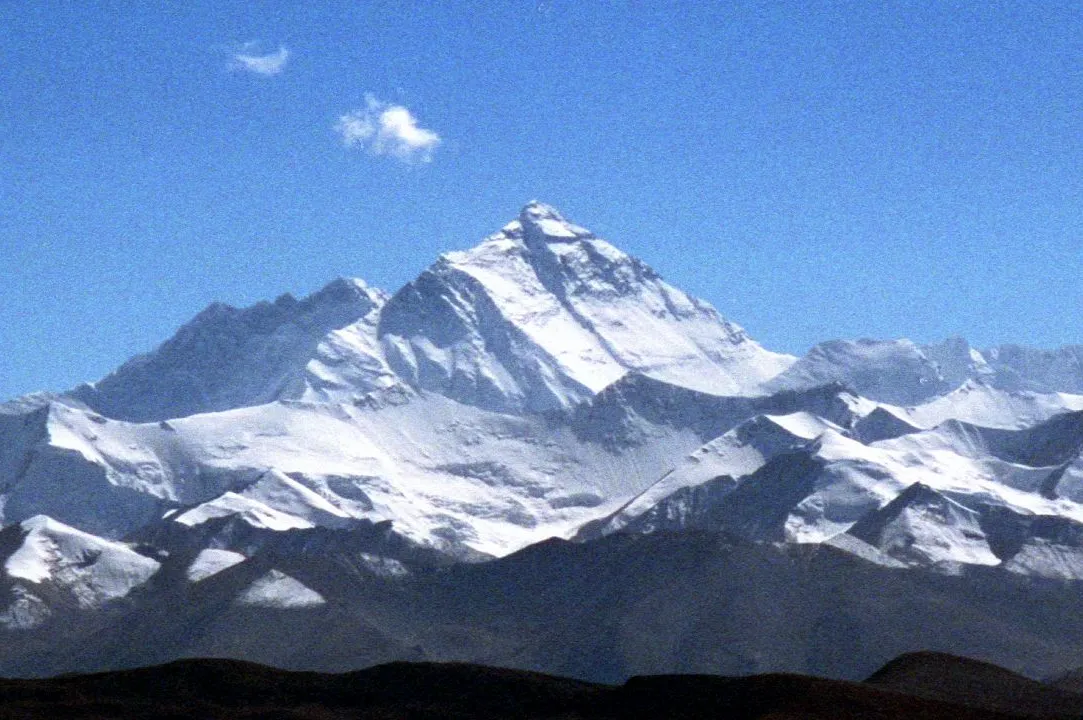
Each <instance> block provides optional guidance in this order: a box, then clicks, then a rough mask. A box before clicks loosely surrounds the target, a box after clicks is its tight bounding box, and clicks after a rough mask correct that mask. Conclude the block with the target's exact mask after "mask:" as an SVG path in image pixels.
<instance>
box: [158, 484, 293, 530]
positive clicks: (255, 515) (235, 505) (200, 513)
mask: <svg viewBox="0 0 1083 720" xmlns="http://www.w3.org/2000/svg"><path fill="white" fill-rule="evenodd" d="M223 517H237V518H239V519H241V520H243V521H245V522H246V523H248V524H249V525H251V526H252V527H255V528H263V529H266V530H276V531H279V532H283V531H286V530H303V529H307V528H311V527H315V526H314V525H313V524H312V523H311V522H309V521H307V520H305V519H303V518H299V517H297V516H295V515H290V514H289V513H284V512H280V511H278V510H275V509H274V508H272V507H269V506H267V505H265V504H263V503H262V502H260V501H259V500H255V499H252V498H247V497H244V496H243V495H238V494H237V493H235V492H232V491H230V492H226V493H223V494H222V495H220V496H218V497H216V498H215V499H214V500H211V501H209V502H205V503H203V504H201V505H197V506H196V507H194V508H192V509H191V510H186V511H184V512H182V513H179V514H177V515H174V516H172V517H171V519H172V520H173V521H175V522H178V523H180V524H182V525H187V526H188V527H195V526H196V525H202V524H203V523H206V522H208V521H210V520H214V519H217V518H223Z"/></svg>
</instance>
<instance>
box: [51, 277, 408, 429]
mask: <svg viewBox="0 0 1083 720" xmlns="http://www.w3.org/2000/svg"><path fill="white" fill-rule="evenodd" d="M386 300H387V297H386V295H385V294H384V293H383V292H381V291H379V290H374V289H372V288H370V287H368V286H367V285H366V284H365V283H364V282H363V281H361V280H346V279H339V280H336V281H334V282H332V283H331V284H330V285H328V286H327V287H325V288H324V289H323V290H320V291H319V292H317V293H314V294H313V295H311V296H309V297H307V298H305V299H303V300H297V299H295V298H294V297H293V296H291V295H282V296H281V297H279V298H278V299H277V300H275V301H274V302H273V303H268V302H263V303H259V304H258V305H254V306H252V307H250V308H246V309H243V310H239V309H237V308H234V307H231V306H229V305H223V304H221V303H216V304H214V305H211V306H210V307H208V308H207V309H206V310H204V311H203V312H201V313H200V314H199V315H197V316H196V317H195V318H193V319H192V321H191V322H189V323H188V324H187V325H185V326H184V327H182V328H181V329H180V330H178V331H177V334H176V335H174V336H173V337H172V338H171V339H170V340H168V341H166V342H165V343H164V344H163V345H162V346H161V347H159V348H158V349H157V350H156V351H154V352H153V353H150V354H148V355H141V356H139V357H136V358H133V359H132V360H129V361H128V362H127V363H125V364H124V365H122V366H121V367H120V368H118V369H117V370H116V372H114V373H112V374H111V375H109V376H108V377H106V378H104V379H103V380H101V381H100V382H97V383H94V384H93V385H84V386H82V387H79V388H76V389H75V390H74V391H73V392H72V393H71V395H72V396H73V397H74V398H77V399H79V400H81V401H83V402H85V403H86V404H87V405H89V406H91V407H93V408H94V409H96V410H97V411H99V412H101V413H103V414H105V415H107V416H109V417H112V418H116V419H118V420H129V421H133V422H149V421H154V420H165V419H168V418H174V417H185V416H188V415H195V414H197V413H204V412H216V411H220V410H229V409H232V408H236V407H243V406H248V405H260V404H263V403H268V402H271V401H274V400H281V399H285V398H304V397H316V398H331V397H333V396H334V394H335V391H336V390H338V389H341V388H343V387H348V388H349V390H350V391H352V392H360V393H364V392H366V391H369V390H373V389H377V388H382V387H387V386H389V385H392V384H394V382H395V379H394V376H393V375H392V374H391V372H390V371H389V370H388V369H387V368H386V367H385V366H384V365H383V360H382V356H381V355H380V353H379V350H378V348H377V347H376V342H375V332H374V329H375V323H376V317H377V315H378V313H379V311H380V308H382V307H383V305H384V303H385V302H386ZM340 368H341V370H340Z"/></svg>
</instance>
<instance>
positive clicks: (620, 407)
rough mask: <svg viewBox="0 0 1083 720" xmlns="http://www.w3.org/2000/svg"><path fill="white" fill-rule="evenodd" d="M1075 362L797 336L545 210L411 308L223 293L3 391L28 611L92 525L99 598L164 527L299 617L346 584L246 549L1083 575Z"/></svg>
mask: <svg viewBox="0 0 1083 720" xmlns="http://www.w3.org/2000/svg"><path fill="white" fill-rule="evenodd" d="M1079 359H1080V354H1079V352H1078V348H1065V349H1062V350H1059V351H1052V352H1039V351H1028V350H1024V349H1021V348H1013V347H1012V346H1004V347H1002V348H998V349H994V350H988V351H980V350H976V349H974V348H971V347H970V346H969V344H968V343H966V341H963V340H960V339H952V340H948V341H945V342H944V343H941V344H938V345H919V344H916V343H913V342H910V341H907V340H895V341H873V340H858V341H832V342H827V343H823V344H821V345H819V346H817V347H816V348H813V349H812V350H811V351H810V352H809V353H808V354H807V355H806V356H805V357H803V358H800V359H795V358H792V357H790V356H787V355H782V354H777V353H773V352H770V351H768V350H766V349H764V348H763V347H761V346H760V345H758V344H757V343H755V342H754V341H753V340H752V339H751V338H749V336H748V335H747V333H745V331H744V330H742V329H741V328H740V327H738V326H737V325H734V324H733V323H730V322H729V321H727V320H724V319H723V318H722V317H721V316H720V315H719V314H718V313H717V312H716V311H715V310H714V309H713V308H712V307H710V306H709V305H707V304H706V303H704V302H702V301H700V300H697V299H695V298H692V297H690V296H688V295H687V294H685V293H683V292H681V291H680V290H678V289H676V288H674V287H672V286H670V285H669V284H667V283H666V282H665V281H663V280H662V279H661V278H660V277H659V276H658V274H657V273H655V272H654V271H653V270H652V269H651V268H650V267H649V266H647V265H646V264H645V263H643V262H641V261H640V260H638V259H635V258H632V257H630V256H628V255H626V254H624V253H622V252H621V251H620V250H618V249H617V248H615V247H614V246H613V245H611V244H609V243H608V242H606V241H604V240H602V239H600V238H597V237H596V236H594V235H593V234H592V233H591V232H590V231H588V230H586V229H584V228H582V227H579V226H577V225H575V224H573V223H571V222H569V221H568V220H566V219H565V218H563V217H562V216H561V215H560V213H559V212H557V211H556V210H554V209H553V208H551V207H549V206H546V205H543V204H541V203H530V204H528V205H527V206H526V207H524V208H523V209H522V211H521V212H520V214H519V216H518V218H517V219H515V220H513V221H512V222H511V223H509V224H507V225H506V226H505V227H504V228H503V229H501V230H500V231H498V232H497V233H495V234H493V235H491V236H489V237H488V238H485V239H484V240H483V241H482V242H481V243H480V244H479V245H477V246H476V247H474V248H472V249H469V250H464V251H455V252H449V253H447V254H445V255H443V256H442V257H441V258H440V259H438V260H437V261H436V262H435V263H434V264H433V265H432V266H430V267H429V268H428V269H426V270H425V271H423V272H422V273H421V274H420V275H419V276H418V277H417V278H416V279H415V280H414V281H412V282H410V283H408V284H407V285H406V286H405V287H403V288H402V289H400V290H399V291H398V292H396V293H395V294H394V295H393V296H390V297H389V296H387V295H386V294H384V293H382V292H381V291H378V290H374V289H372V288H370V287H368V286H367V285H366V284H365V283H363V282H362V281H360V280H343V279H340V280H336V281H334V282H332V283H331V284H329V285H328V286H327V287H325V288H324V289H322V290H320V291H319V292H317V293H314V294H313V295H311V296H309V297H307V298H304V299H302V300H296V299H294V298H292V297H291V296H283V297H281V298H279V299H278V300H275V301H274V302H270V303H260V304H257V305H255V306H253V307H251V308H247V309H236V308H231V307H228V306H224V305H213V306H211V307H210V308H208V309H207V310H205V311H204V312H203V313H201V314H200V315H198V316H197V317H196V318H194V319H193V320H192V321H191V322H189V323H188V324H186V325H185V326H184V327H183V328H181V329H180V331H178V333H177V334H176V336H174V337H173V338H171V339H170V340H168V341H166V342H165V343H163V344H162V345H161V346H160V347H159V348H158V349H157V350H155V351H154V352H153V353H150V354H148V355H145V356H140V357H137V358H134V359H132V360H131V361H129V362H128V363H126V364H124V365H123V366H121V367H120V368H118V369H117V371H116V372H114V373H113V374H111V375H110V376H108V377H107V378H105V379H103V380H102V381H100V382H98V383H95V384H94V385H87V386H83V387H80V388H78V389H76V390H75V391H73V392H72V393H69V394H67V395H38V396H28V397H27V398H23V399H21V400H19V401H15V402H11V403H7V404H5V405H3V406H0V523H2V524H3V525H4V526H5V530H4V531H3V532H8V530H9V529H11V533H12V534H11V537H12V538H14V537H15V534H14V533H15V530H14V528H22V529H19V530H18V532H19V533H22V532H24V530H26V529H27V528H29V530H27V531H28V532H29V533H30V534H29V535H28V536H27V537H29V538H30V540H28V541H26V542H27V543H29V544H26V543H24V544H22V545H20V546H19V547H20V548H21V549H20V550H19V551H18V552H21V553H23V555H18V558H19V559H18V560H17V561H12V562H14V563H15V564H14V565H12V568H15V570H12V569H11V568H9V569H8V575H9V576H10V578H11V579H12V581H13V582H14V581H15V580H17V581H18V583H21V584H18V583H17V587H18V588H22V589H16V590H13V591H12V592H14V593H16V594H18V593H24V596H23V600H22V602H23V606H25V607H26V608H31V606H34V602H35V601H32V600H30V599H28V598H29V597H30V595H33V596H34V597H37V595H34V591H33V589H32V588H31V585H30V584H32V583H35V582H38V581H36V580H31V579H30V578H29V577H28V575H34V573H37V575H41V576H42V577H43V578H48V579H47V580H43V581H42V582H54V581H55V580H56V578H58V577H66V578H69V579H70V578H75V577H76V575H78V573H75V570H73V569H72V568H76V565H77V564H78V561H72V562H68V561H66V560H64V561H62V562H61V565H57V566H55V567H54V565H50V564H49V562H51V561H48V562H47V560H48V558H46V557H45V555H42V553H45V550H41V548H44V547H46V546H48V547H54V546H55V547H56V548H60V549H59V550H57V551H56V552H57V553H59V555H57V556H56V557H61V558H63V557H68V556H69V555H70V556H71V557H75V556H77V555H79V553H78V552H76V550H70V548H74V547H75V546H76V545H77V544H78V543H76V541H75V540H73V539H71V538H76V537H78V538H81V539H80V540H79V541H78V542H80V543H83V544H84V545H85V547H86V548H91V546H92V545H93V548H94V549H93V550H87V552H93V553H98V552H99V550H100V551H101V552H100V553H99V557H100V558H102V559H101V560H100V562H101V563H105V564H104V565H102V568H101V569H99V570H93V566H94V564H91V565H87V566H86V568H76V569H79V570H80V572H82V571H83V570H86V572H83V573H82V575H78V578H77V579H75V580H71V582H70V583H69V584H68V585H67V586H65V587H69V588H75V587H79V588H83V587H84V586H85V587H90V588H97V589H94V590H85V591H84V590H79V591H78V592H83V593H84V594H86V593H89V594H87V597H92V598H97V599H93V600H92V601H91V600H88V602H90V603H91V605H93V604H94V603H98V604H99V605H100V604H101V603H102V602H104V599H106V598H107V597H122V596H124V594H125V593H127V592H129V591H130V590H131V588H133V587H135V586H137V585H138V584H139V583H138V582H136V581H135V580H132V581H131V582H130V583H129V582H128V580H124V581H123V582H121V580H117V581H116V583H117V584H116V585H115V586H113V585H109V583H108V582H107V580H108V577H114V576H108V574H106V575H103V576H102V577H105V578H106V579H105V580H99V579H95V578H97V577H98V576H97V575H94V573H99V574H100V573H105V568H106V566H107V565H108V564H111V563H116V565H117V568H116V571H115V572H116V575H115V577H116V578H129V579H130V578H136V579H138V578H142V579H141V580H139V582H145V580H146V577H149V575H147V576H146V577H144V575H145V574H146V573H148V572H151V570H152V569H153V568H152V564H153V563H155V562H157V561H155V560H151V559H150V558H149V557H148V556H146V555H141V554H139V553H135V552H134V550H132V547H134V546H128V545H124V544H123V543H122V542H121V541H122V540H125V539H129V540H131V539H132V538H140V539H141V540H145V541H146V544H147V546H148V548H149V550H147V552H148V553H149V554H150V555H154V553H155V552H159V553H165V552H178V551H183V552H182V554H183V556H184V559H185V560H184V562H185V563H186V564H185V565H184V566H183V567H182V568H181V569H180V570H176V571H174V574H171V575H170V577H171V578H172V577H174V575H176V576H177V577H181V578H183V579H184V583H188V584H190V585H192V586H199V587H200V588H207V587H213V586H215V585H216V583H218V582H219V581H222V582H225V581H224V580H223V578H232V577H233V575H231V573H236V574H238V576H240V575H241V574H243V573H242V570H243V571H244V572H248V571H249V570H251V572H253V573H257V572H258V573H261V574H259V576H258V578H257V576H256V575H253V576H252V577H250V578H247V581H248V584H247V585H245V587H255V588H256V589H255V590H252V592H251V595H250V597H248V599H247V600H243V601H241V600H239V601H238V602H237V603H236V606H237V607H278V606H277V605H276V603H286V605H284V606H282V607H286V606H289V607H294V606H293V605H290V603H295V604H296V607H298V608H301V607H315V606H318V605H319V604H320V602H321V601H319V600H317V599H316V598H321V599H323V595H322V594H321V593H323V592H324V590H323V589H320V588H316V587H311V588H310V587H308V585H306V583H308V582H309V580H307V579H306V578H305V577H304V576H303V572H297V568H293V569H291V570H290V571H289V572H286V571H285V570H283V571H282V573H281V574H282V577H279V576H278V575H274V574H273V573H271V572H270V571H271V568H265V567H262V566H260V567H253V568H250V567H249V564H248V563H246V561H245V559H246V558H249V557H251V556H252V555H254V554H255V553H256V552H257V551H259V552H263V551H267V552H270V550H267V548H273V551H274V552H275V553H279V555H280V556H286V557H288V556H291V555H297V554H301V555H303V554H304V553H306V552H317V550H316V549H315V548H323V549H325V550H326V549H328V548H332V549H333V552H335V553H341V554H342V556H343V559H342V562H343V563H344V566H345V567H348V568H350V572H357V573H362V574H366V573H367V574H376V575H381V576H386V577H398V576H400V575H406V574H409V573H410V567H409V565H410V562H412V561H413V559H416V558H418V557H424V558H425V560H424V561H425V562H431V563H434V564H439V563H440V562H457V561H462V560H464V559H470V560H478V559H481V558H492V557H500V556H505V555H508V554H510V553H513V552H515V551H517V550H520V549H522V548H524V547H526V546H528V545H532V544H535V543H539V542H542V541H544V540H547V539H549V538H552V537H558V538H576V539H579V540H584V541H589V540H591V539H596V538H599V537H600V536H602V535H607V534H612V533H616V532H622V533H653V532H657V531H660V530H666V531H674V532H680V531H683V530H691V529H705V530H710V531H721V532H725V533H729V534H731V535H734V536H738V537H743V538H746V539H749V540H752V541H755V542H761V541H770V542H786V543H828V544H830V545H831V546H832V547H834V548H835V549H836V550H842V551H844V552H849V553H851V554H855V555H858V556H860V557H862V558H865V559H866V560H870V561H872V562H876V563H880V564H885V565H892V566H908V567H924V568H933V569H937V570H940V571H944V570H949V569H952V568H954V569H958V568H959V567H964V568H965V567H970V566H979V565H982V566H997V567H1002V568H1004V569H1006V570H1009V571H1011V572H1013V573H1016V574H1020V575H1027V576H1047V577H1056V578H1075V577H1079V578H1083V533H1081V532H1079V528H1081V527H1083V456H1081V453H1083V420H1081V419H1080V418H1081V417H1083V395H1078V394H1073V393H1074V392H1076V391H1078V390H1080V388H1081V387H1083V379H1081V378H1083V375H1081V374H1080V370H1079ZM39 516H48V518H51V519H49V520H44V519H40V517H39ZM27 523H30V525H27ZM20 524H21V525H20ZM67 526H70V528H74V529H72V530H71V531H70V532H68V531H67V530H64V531H62V530H60V529H57V528H64V527H67ZM71 533H81V534H79V535H72V534H71ZM19 537H22V536H21V535H20V536H19ZM50 538H51V539H50ZM65 538H66V539H65ZM12 542H13V543H14V542H15V541H14V540H12ZM20 542H21V541H20ZM49 543H51V545H50V544H49ZM72 543H76V545H73V544H72ZM95 543H97V544H96V545H95ZM351 543H353V546H351V545H350V544H351ZM80 547H83V546H80ZM351 547H352V548H353V549H352V551H351V549H350V548H351ZM35 548H37V549H35ZM65 548H67V549H65ZM69 550H70V552H69ZM144 550H146V548H144ZM12 552H15V550H12ZM52 552H53V551H52V550H50V551H49V553H52ZM79 552H82V551H81V550H80V551H79ZM35 553H36V554H35ZM426 553H428V555H426ZM46 554H48V553H46ZM11 557H15V555H12V556H11ZM49 557H53V556H52V555H49ZM154 557H158V555H154ZM28 558H29V559H28ZM35 558H37V559H35ZM43 558H45V559H43ZM433 558H437V559H435V560H434V559H433ZM144 561H145V562H144ZM177 562H178V563H179V562H181V561H180V560H177ZM64 563H67V564H66V565H65V564H64ZM148 563H149V564H148ZM19 568H22V569H21V570H20V569H19ZM26 568H37V569H38V570H34V571H33V572H32V571H31V570H27V569H26ZM87 568H89V569H87ZM133 568H134V569H133ZM302 570H303V564H302ZM39 571H40V572H39ZM951 571H954V570H951ZM276 572H277V571H276ZM19 573H22V574H21V575H20V574H19ZM43 573H44V574H43ZM73 573H74V574H73ZM133 573H134V574H133ZM141 573H142V574H141ZM269 573H270V574H269ZM151 574H153V573H151ZM37 575H34V576H35V577H37ZM79 578H81V579H79ZM257 579H259V582H256V581H257ZM65 582H67V581H65ZM171 582H172V581H171ZM237 582H240V580H238V581H237ZM28 583H29V584H28ZM72 583H74V584H72ZM79 583H82V584H79ZM125 583H128V584H127V585H125ZM253 583H255V584H253ZM293 583H297V585H299V586H300V587H298V586H297V585H294V584H293ZM61 584H63V583H61ZM28 588H30V589H28ZM103 588H104V589H103ZM110 588H113V589H110ZM71 592H76V591H75V590H71ZM208 592H209V591H208ZM238 592H240V590H238ZM309 592H311V593H313V594H314V595H309V594H307V593H309ZM27 593H29V594H27ZM39 600H40V598H39ZM249 601H250V602H249ZM41 602H44V601H41ZM23 606H20V607H23ZM35 607H36V606H35ZM280 609H281V608H280ZM13 612H14V611H13ZM20 612H23V611H20ZM26 613H30V614H29V615H27V614H26ZM23 614H24V616H26V617H31V616H34V614H33V612H31V611H30V610H26V612H24V613H23ZM5 617H6V616H5ZM12 617H14V615H13V616H12ZM12 622H15V621H14V620H13V621H12Z"/></svg>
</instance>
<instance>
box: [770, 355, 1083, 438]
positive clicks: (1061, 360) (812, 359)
mask: <svg viewBox="0 0 1083 720" xmlns="http://www.w3.org/2000/svg"><path fill="white" fill-rule="evenodd" d="M827 382H842V383H844V384H846V385H847V386H849V387H851V388H853V389H854V390H856V391H857V392H858V393H860V394H861V395H864V396H865V397H868V398H871V399H873V400H877V401H880V402H885V403H891V404H894V405H917V404H922V403H925V402H927V401H929V400H932V399H934V398H937V397H940V396H942V395H944V394H946V393H949V392H951V391H952V390H955V389H956V388H958V387H960V386H962V385H964V384H966V383H968V382H976V383H980V384H983V385H986V386H989V387H991V388H996V389H998V390H1001V391H1004V392H1006V393H1017V392H1022V393H1034V394H1038V395H1050V394H1056V393H1068V394H1080V395H1083V346H1080V345H1072V346H1067V347H1063V348H1059V349H1057V350H1037V349H1033V348H1024V347H1020V346H1017V345H1002V346H1000V347H996V348H992V349H989V350H978V349H976V348H973V347H971V346H970V344H969V343H968V342H967V341H966V340H964V339H962V338H950V339H948V340H945V341H943V342H942V343H938V344H931V345H919V344H917V343H914V342H912V341H910V340H905V339H904V340H869V339H861V340H832V341H828V342H824V343H821V344H819V345H817V346H816V347H814V348H812V349H811V350H810V351H809V352H808V353H807V354H806V355H805V356H804V357H802V358H800V359H798V360H797V361H796V362H795V363H794V364H793V365H792V366H791V367H790V368H789V369H788V370H787V371H786V372H785V373H783V374H781V375H780V376H779V377H777V378H775V379H774V380H772V381H771V382H770V383H769V384H768V387H769V388H770V389H772V390H779V389H784V388H791V389H800V388H805V387H811V386H814V385H819V384H824V383H827ZM1020 422H1021V423H1025V420H1022V419H1021V420H1020Z"/></svg>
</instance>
